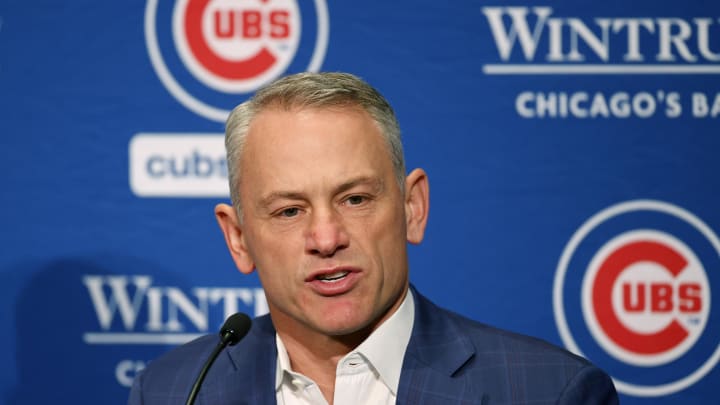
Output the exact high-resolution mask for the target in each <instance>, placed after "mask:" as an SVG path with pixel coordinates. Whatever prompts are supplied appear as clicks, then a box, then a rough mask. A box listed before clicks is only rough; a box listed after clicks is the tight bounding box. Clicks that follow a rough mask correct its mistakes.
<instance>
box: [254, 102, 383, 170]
mask: <svg viewBox="0 0 720 405" xmlns="http://www.w3.org/2000/svg"><path fill="white" fill-rule="evenodd" d="M289 144H293V145H297V146H298V147H303V148H305V149H321V148H322V146H323V144H326V145H327V144H334V145H336V146H339V145H343V144H346V145H349V144H355V145H360V144H362V145H372V146H374V147H382V148H383V149H387V151H388V153H389V146H388V145H387V141H386V140H385V137H384V136H383V133H382V131H381V128H380V125H378V123H377V122H376V121H375V120H374V119H373V118H372V116H370V114H368V113H367V111H365V110H364V109H362V108H361V107H359V106H352V105H348V106H330V107H290V108H285V107H276V106H269V107H267V108H265V109H264V110H262V111H260V112H258V113H257V115H256V116H255V117H254V118H253V120H252V121H251V122H250V125H249V128H248V133H247V137H246V139H245V147H244V149H245V150H249V149H252V150H253V152H254V153H264V154H266V155H267V156H273V155H275V154H278V153H280V152H282V151H283V148H282V147H281V146H283V145H289ZM388 156H389V154H388ZM243 158H245V156H243Z"/></svg>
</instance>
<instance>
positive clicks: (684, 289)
mask: <svg viewBox="0 0 720 405" xmlns="http://www.w3.org/2000/svg"><path fill="white" fill-rule="evenodd" d="M701 292H702V287H700V284H697V283H687V284H683V285H681V286H680V312H700V310H701V309H702V298H701V297H700V294H701Z"/></svg>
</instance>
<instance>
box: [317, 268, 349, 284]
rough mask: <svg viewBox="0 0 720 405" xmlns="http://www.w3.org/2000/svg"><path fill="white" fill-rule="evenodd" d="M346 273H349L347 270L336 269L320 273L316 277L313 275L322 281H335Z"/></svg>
mask: <svg viewBox="0 0 720 405" xmlns="http://www.w3.org/2000/svg"><path fill="white" fill-rule="evenodd" d="M348 274H350V272H349V271H338V272H335V273H327V274H320V275H318V276H317V277H315V279H316V280H320V281H322V282H324V283H334V282H337V281H338V280H342V279H343V278H345V277H346V276H347V275H348Z"/></svg>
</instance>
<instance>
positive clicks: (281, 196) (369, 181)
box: [257, 176, 385, 208]
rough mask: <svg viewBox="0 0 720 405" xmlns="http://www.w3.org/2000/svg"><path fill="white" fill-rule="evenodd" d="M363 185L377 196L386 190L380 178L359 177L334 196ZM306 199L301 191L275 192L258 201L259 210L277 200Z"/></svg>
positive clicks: (344, 185) (341, 185) (337, 190)
mask: <svg viewBox="0 0 720 405" xmlns="http://www.w3.org/2000/svg"><path fill="white" fill-rule="evenodd" d="M361 185H368V186H369V187H370V188H371V190H372V192H373V193H376V194H379V193H380V192H382V190H383V189H384V188H385V183H384V182H383V181H382V179H380V178H377V177H371V176H359V177H356V178H352V179H350V180H348V181H346V182H344V183H341V184H339V185H338V186H336V187H335V190H334V194H340V193H344V192H345V191H348V190H351V189H353V188H354V187H357V186H361ZM306 198H307V196H306V195H305V194H304V193H302V192H299V191H273V192H271V193H269V194H267V195H266V196H264V197H262V198H261V199H260V201H258V203H257V206H258V207H259V208H267V207H269V206H270V205H271V204H272V203H273V202H274V201H277V200H304V199H306Z"/></svg>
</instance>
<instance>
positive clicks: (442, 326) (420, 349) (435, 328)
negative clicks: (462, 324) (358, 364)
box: [397, 288, 483, 404]
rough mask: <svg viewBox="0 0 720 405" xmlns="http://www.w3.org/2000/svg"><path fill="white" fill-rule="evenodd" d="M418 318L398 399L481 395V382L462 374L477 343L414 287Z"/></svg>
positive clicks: (401, 401)
mask: <svg viewBox="0 0 720 405" xmlns="http://www.w3.org/2000/svg"><path fill="white" fill-rule="evenodd" d="M411 291H412V293H413V297H414V298H415V321H414V324H413V331H412V335H411V337H410V342H409V344H408V347H407V350H406V352H405V359H404V361H403V367H402V373H401V374H400V384H399V387H398V396H397V403H399V404H413V403H421V402H422V401H421V400H420V399H421V398H424V399H428V397H431V396H434V395H437V396H438V397H443V396H444V397H446V398H447V397H448V396H449V397H456V396H463V397H467V398H470V397H472V398H481V397H482V396H483V394H482V392H478V391H477V390H478V388H479V387H478V386H477V384H468V382H467V381H466V380H465V379H464V378H462V376H458V375H459V374H460V371H461V370H462V368H463V366H464V365H465V364H467V363H468V362H469V361H472V359H473V357H474V356H475V347H474V346H473V344H472V342H471V341H470V338H469V337H468V336H467V334H466V333H465V332H463V331H462V330H460V328H459V327H458V326H457V325H456V324H455V322H453V321H452V319H451V318H450V317H449V316H448V315H447V314H446V313H445V312H444V311H443V310H441V309H440V308H438V307H437V306H435V304H433V303H432V302H430V301H429V300H427V299H426V298H425V297H423V296H422V295H420V294H419V293H418V292H417V291H416V290H415V289H414V288H411Z"/></svg>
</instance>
